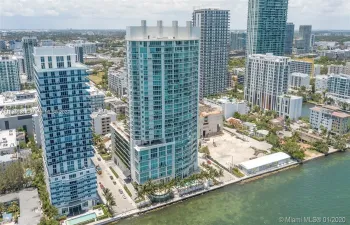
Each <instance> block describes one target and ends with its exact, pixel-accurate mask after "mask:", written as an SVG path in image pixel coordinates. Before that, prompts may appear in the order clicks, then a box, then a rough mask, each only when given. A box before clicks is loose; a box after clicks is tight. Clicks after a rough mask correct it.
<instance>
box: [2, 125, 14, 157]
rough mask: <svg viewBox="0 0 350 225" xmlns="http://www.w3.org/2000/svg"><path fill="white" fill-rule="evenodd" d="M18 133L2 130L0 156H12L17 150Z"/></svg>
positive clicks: (12, 130)
mask: <svg viewBox="0 0 350 225" xmlns="http://www.w3.org/2000/svg"><path fill="white" fill-rule="evenodd" d="M17 145H18V142H17V131H16V129H10V130H0V154H1V155H5V154H12V153H15V152H16V149H17Z"/></svg>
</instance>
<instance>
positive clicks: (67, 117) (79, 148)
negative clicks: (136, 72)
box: [33, 47, 97, 214]
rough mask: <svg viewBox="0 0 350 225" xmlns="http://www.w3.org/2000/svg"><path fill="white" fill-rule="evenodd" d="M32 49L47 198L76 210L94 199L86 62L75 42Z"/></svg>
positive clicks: (67, 209) (60, 207)
mask: <svg viewBox="0 0 350 225" xmlns="http://www.w3.org/2000/svg"><path fill="white" fill-rule="evenodd" d="M33 55H34V72H35V84H36V88H37V91H38V101H39V107H40V111H41V114H40V130H41V140H42V148H43V152H44V154H43V155H44V165H45V174H46V180H47V181H46V183H47V185H48V192H49V195H50V200H51V203H52V204H53V205H54V206H55V207H57V208H58V210H59V213H61V214H72V213H78V212H81V211H83V210H86V209H89V208H91V207H92V206H93V205H95V203H96V200H97V192H96V189H97V183H96V171H95V168H94V165H93V164H92V161H91V157H92V156H93V150H92V134H91V121H90V120H91V119H90V114H91V107H90V95H89V93H88V91H87V89H88V86H87V84H86V82H87V79H86V77H87V72H86V70H87V67H86V66H85V65H83V64H80V63H78V62H76V57H75V51H74V48H69V47H39V48H34V54H33Z"/></svg>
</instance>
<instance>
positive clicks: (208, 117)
mask: <svg viewBox="0 0 350 225" xmlns="http://www.w3.org/2000/svg"><path fill="white" fill-rule="evenodd" d="M199 111H200V116H199V135H200V137H201V138H206V137H210V136H212V135H216V134H219V133H221V132H222V129H223V114H222V112H221V111H219V110H217V109H215V108H211V107H210V106H206V105H200V106H199Z"/></svg>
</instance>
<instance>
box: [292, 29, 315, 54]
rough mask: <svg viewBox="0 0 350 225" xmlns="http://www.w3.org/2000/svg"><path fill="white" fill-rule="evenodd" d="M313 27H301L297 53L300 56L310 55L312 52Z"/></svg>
mask: <svg viewBox="0 0 350 225" xmlns="http://www.w3.org/2000/svg"><path fill="white" fill-rule="evenodd" d="M311 31H312V26H311V25H300V27H299V38H298V45H297V46H296V47H297V52H298V54H306V53H310V50H311Z"/></svg>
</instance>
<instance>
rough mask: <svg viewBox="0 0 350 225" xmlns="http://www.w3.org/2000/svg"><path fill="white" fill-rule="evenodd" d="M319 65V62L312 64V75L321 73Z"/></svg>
mask: <svg viewBox="0 0 350 225" xmlns="http://www.w3.org/2000/svg"><path fill="white" fill-rule="evenodd" d="M321 67H322V66H321V65H319V64H315V65H314V75H315V76H317V75H321Z"/></svg>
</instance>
